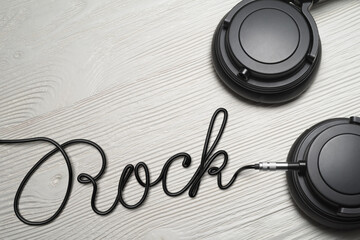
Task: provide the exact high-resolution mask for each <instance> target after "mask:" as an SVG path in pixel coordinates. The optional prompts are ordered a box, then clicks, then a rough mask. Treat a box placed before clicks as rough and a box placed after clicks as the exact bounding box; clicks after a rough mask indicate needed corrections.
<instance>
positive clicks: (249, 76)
mask: <svg viewBox="0 0 360 240" xmlns="http://www.w3.org/2000/svg"><path fill="white" fill-rule="evenodd" d="M306 4H309V5H308V7H307V5H306ZM310 7H311V3H303V5H302V7H301V8H300V7H298V6H294V5H292V4H289V3H287V2H286V1H281V0H243V1H241V2H240V3H239V4H238V5H236V6H235V7H234V8H233V9H232V10H231V11H230V12H229V13H228V14H227V15H226V16H225V17H224V18H223V19H222V20H221V22H220V23H219V25H218V26H217V29H216V30H215V33H214V37H213V41H212V59H213V64H214V68H215V70H216V72H217V74H218V76H219V78H220V79H221V80H222V81H223V82H224V83H225V84H226V85H227V86H228V87H229V88H230V89H232V90H233V91H234V92H236V93H237V94H238V95H240V96H241V97H243V98H246V99H249V100H252V101H255V102H261V103H268V104H272V103H282V102H287V101H290V100H292V99H294V98H296V97H298V96H299V95H300V94H301V93H303V92H304V91H305V90H306V89H307V88H308V87H309V85H310V84H311V82H312V80H313V76H314V74H315V72H316V71H317V69H318V65H319V62H320V58H321V43H320V38H319V33H318V30H317V27H316V23H315V21H314V19H313V18H312V16H311V15H310V13H309V12H308V9H309V8H310Z"/></svg>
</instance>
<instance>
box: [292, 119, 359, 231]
mask: <svg viewBox="0 0 360 240" xmlns="http://www.w3.org/2000/svg"><path fill="white" fill-rule="evenodd" d="M334 144H335V145H334ZM346 146H349V147H348V149H346V151H339V149H345V148H346ZM356 146H360V125H359V123H356V122H352V120H351V119H346V118H341V119H330V120H327V121H323V122H321V123H319V124H316V125H315V126H313V127H312V128H310V129H308V130H306V131H305V132H304V133H303V134H301V136H300V137H299V138H298V139H297V140H296V141H295V143H294V144H293V146H292V147H291V149H290V152H289V154H288V159H287V161H288V162H289V163H296V162H299V161H305V162H306V171H304V172H296V171H288V172H287V173H286V175H287V182H288V186H289V191H290V194H291V196H292V199H293V201H294V202H295V204H296V205H297V206H298V207H299V209H300V210H301V211H302V212H303V213H305V215H307V216H308V217H309V218H310V219H312V220H313V221H315V222H316V223H319V224H321V225H323V226H326V227H330V228H335V229H355V228H359V227H360V190H359V187H358V186H359V184H358V181H357V180H358V178H359V177H358V176H359V174H360V170H357V169H360V168H359V166H360V160H358V152H360V150H358V149H359V148H358V147H356ZM338 147H339V149H337V148H338ZM356 171H358V173H357V172H356ZM329 173H331V174H329ZM346 181H347V182H349V181H352V182H353V184H350V185H351V186H350V187H349V185H348V184H343V183H344V182H346ZM347 182H346V183H347ZM349 188H350V190H349ZM349 191H350V192H349ZM351 191H353V192H351Z"/></svg>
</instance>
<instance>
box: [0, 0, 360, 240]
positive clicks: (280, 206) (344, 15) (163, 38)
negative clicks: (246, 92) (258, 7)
mask: <svg viewBox="0 0 360 240" xmlns="http://www.w3.org/2000/svg"><path fill="white" fill-rule="evenodd" d="M236 3H237V2H236V1H225V2H224V1H219V0H210V1H206V2H204V1H191V0H181V1H180V0H176V1H175V0H167V1H165V0H159V1H150V0H142V1H140V0H132V1H125V0H122V1H101V2H100V1H89V0H87V1H75V0H73V1H67V2H63V1H61V2H60V1H36V2H32V1H2V2H1V3H0V6H1V7H0V9H1V10H0V70H1V71H0V79H1V80H0V89H1V90H0V91H1V92H0V93H1V94H0V116H1V117H0V120H1V121H0V136H1V137H0V138H22V137H33V136H48V137H51V138H54V139H56V140H58V141H59V142H65V141H67V140H69V139H72V138H87V139H91V140H94V141H96V142H98V143H99V144H100V145H101V146H103V147H104V149H105V150H106V153H107V156H108V159H109V160H108V168H107V172H106V174H105V176H104V177H103V178H102V180H101V181H100V189H99V198H98V205H99V207H100V208H101V209H106V208H108V207H109V206H110V205H111V204H112V202H113V201H114V198H115V195H116V191H117V184H118V180H119V177H120V175H121V171H122V169H123V168H124V166H125V165H126V164H127V163H133V164H136V163H137V162H139V161H145V162H146V163H147V164H148V165H149V168H150V171H151V177H152V179H154V178H155V177H156V176H157V175H158V174H159V172H160V170H161V167H162V165H163V164H164V163H165V161H166V160H167V159H168V158H169V157H170V156H172V155H173V154H175V153H177V152H181V151H186V152H188V153H189V154H191V156H192V157H193V164H192V166H191V167H190V168H189V169H187V170H185V169H182V168H181V167H180V163H178V166H177V167H174V168H173V169H171V170H170V173H169V188H170V189H172V190H176V189H180V188H181V187H183V186H184V185H185V183H186V182H187V181H188V179H189V178H190V177H191V176H192V174H193V172H194V171H195V169H196V167H197V165H198V164H199V161H200V156H201V151H202V145H203V141H204V138H205V134H206V130H207V126H208V122H209V120H210V117H211V115H212V113H213V112H214V111H215V110H216V108H218V107H225V108H227V109H228V111H229V114H230V118H229V122H228V126H227V129H226V131H225V134H224V137H223V139H222V141H221V143H220V145H219V149H224V150H226V151H227V152H228V153H229V155H230V161H229V164H228V166H227V169H226V171H224V181H228V180H229V179H230V177H231V176H232V174H233V173H234V172H235V171H236V169H237V168H238V167H240V166H242V165H244V164H247V163H253V162H258V161H260V160H264V159H266V160H269V161H283V160H285V158H286V155H287V152H288V150H289V148H290V146H291V145H292V143H293V141H294V140H295V139H296V137H297V136H298V135H299V134H300V133H301V132H302V131H304V130H305V129H306V128H307V127H310V126H312V125H313V124H315V123H317V122H319V121H321V120H323V119H326V118H331V117H348V116H351V115H356V114H357V115H359V107H360V102H359V97H358V96H359V94H360V81H359V77H360V70H359V69H360V41H359V39H360V24H359V21H360V15H359V11H360V2H359V1H357V0H344V1H335V0H333V1H331V0H329V1H325V2H323V3H322V4H320V5H318V6H316V7H315V8H314V9H313V11H312V13H313V14H314V18H315V19H316V21H317V23H318V27H319V31H320V34H321V38H322V45H323V57H322V62H321V66H320V70H319V73H318V75H317V77H316V80H315V82H314V84H313V85H312V86H311V88H310V89H309V90H308V91H307V92H306V93H305V94H304V95H303V96H302V97H300V98H299V99H297V100H296V101H293V102H291V103H289V104H285V105H281V106H268V107H265V106H262V105H257V104H249V103H246V102H243V101H241V100H240V99H238V98H237V97H236V96H235V95H234V94H232V93H231V92H230V91H229V90H228V89H226V88H225V87H224V86H223V85H222V84H221V83H220V81H219V80H218V79H217V77H216V75H215V73H214V70H213V68H212V65H211V58H210V44H211V38H212V34H213V31H214V29H215V27H216V25H217V23H218V22H219V20H220V19H221V18H222V16H223V15H224V14H225V13H226V12H227V11H228V10H229V9H230V8H231V7H232V6H234V5H235V4H236ZM0 148H1V151H0V159H1V161H0V169H2V174H1V176H0V192H1V198H0V216H1V221H0V238H3V239H19V238H36V239H49V238H62V239H67V238H70V239H75V238H81V239H85V238H107V239H111V238H118V239H138V238H140V239H239V238H240V239H242V238H244V239H249V238H256V239H279V238H288V239H294V238H301V239H314V238H315V239H338V238H351V239H354V238H358V235H359V232H358V231H357V232H352V233H338V232H333V231H329V230H326V229H322V228H319V227H316V226H313V225H312V224H310V223H309V222H308V221H307V220H306V219H304V218H303V217H302V216H301V215H300V213H299V212H298V211H297V210H296V208H295V207H294V205H293V203H292V201H291V199H290V196H289V194H288V191H287V187H286V180H285V176H284V174H283V173H256V172H251V171H250V172H245V173H244V175H243V176H242V177H241V178H239V179H238V181H237V182H236V183H235V185H234V186H233V187H232V188H231V189H229V190H227V191H221V190H219V189H218V188H217V186H216V179H214V178H211V177H209V176H205V177H204V179H203V181H202V184H201V186H200V190H199V193H198V196H197V197H196V198H195V199H190V198H189V197H188V196H187V195H186V194H184V195H182V196H180V197H178V198H170V197H168V196H166V195H165V194H164V193H163V191H162V188H161V187H160V186H158V187H155V188H153V189H151V192H150V195H149V197H148V199H147V201H146V203H145V204H144V205H143V206H142V207H141V208H139V209H137V210H135V211H130V210H126V209H125V208H123V207H122V206H121V205H119V206H118V208H117V209H116V210H115V212H113V213H112V214H111V215H108V216H105V217H101V216H98V215H96V214H95V213H93V212H92V210H91V207H90V197H91V187H90V186H84V185H80V184H79V183H77V182H75V183H74V188H73V192H72V196H71V199H70V201H69V203H68V205H67V207H66V209H65V210H64V212H63V213H62V215H61V216H60V217H59V218H58V219H57V220H56V221H54V222H53V223H52V224H50V225H47V226H43V227H29V226H26V225H24V224H23V223H21V222H20V221H19V220H18V219H17V218H16V217H15V215H14V212H13V208H12V203H13V198H14V196H15V192H16V189H17V187H18V185H19V184H20V182H21V180H22V178H23V176H24V175H25V174H26V172H27V171H28V170H29V169H30V168H31V166H33V164H34V163H35V162H36V161H37V160H38V159H39V157H41V156H42V155H43V154H45V153H46V152H47V151H48V150H49V149H51V148H50V147H49V146H47V145H45V144H40V145H39V144H29V145H22V146H1V147H0ZM68 151H69V154H70V156H71V159H72V162H73V165H74V169H75V174H76V175H77V174H79V173H81V172H88V173H90V174H95V173H97V171H98V170H99V168H100V157H99V156H98V155H97V154H96V153H95V151H94V150H91V149H90V148H87V147H80V146H78V147H71V148H69V150H68ZM219 163H220V162H219ZM66 184H67V171H66V168H65V165H64V161H63V160H62V158H61V157H60V155H57V156H56V157H54V158H53V159H51V160H50V161H49V162H47V163H46V164H44V166H42V167H41V169H40V170H39V171H38V172H37V173H36V175H35V176H34V177H33V178H32V179H31V182H30V183H29V187H27V188H26V189H25V191H24V194H23V198H22V205H21V210H22V212H23V213H24V215H25V216H27V217H29V218H31V219H41V218H46V217H47V216H50V214H51V213H52V212H53V211H54V210H55V209H56V208H57V207H58V206H59V204H60V202H61V200H62V197H63V194H64V191H65V188H66ZM141 194H142V189H141V188H140V187H138V186H137V184H136V183H135V181H134V179H132V180H131V182H130V184H129V187H128V188H127V191H126V199H127V200H128V201H129V202H136V201H137V199H138V198H139V197H140V196H141Z"/></svg>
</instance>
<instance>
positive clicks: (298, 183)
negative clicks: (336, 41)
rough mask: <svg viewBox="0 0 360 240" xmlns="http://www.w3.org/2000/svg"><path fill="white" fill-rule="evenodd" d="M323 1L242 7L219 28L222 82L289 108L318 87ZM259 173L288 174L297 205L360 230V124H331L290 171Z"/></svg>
mask: <svg viewBox="0 0 360 240" xmlns="http://www.w3.org/2000/svg"><path fill="white" fill-rule="evenodd" d="M315 2H317V1H310V0H298V1H285V0H243V1H242V2H240V3H239V4H237V5H236V6H235V7H234V8H233V9H232V10H231V11H230V12H229V13H228V14H226V16H225V17H224V18H223V19H222V21H221V22H220V24H219V25H218V27H217V29H216V31H215V34H214V37H213V43H212V58H213V63H214V67H215V70H216V72H217V74H218V75H219V77H220V78H221V80H222V81H223V82H224V83H225V84H226V85H227V86H228V87H230V88H231V89H232V90H233V91H235V92H236V93H237V94H239V95H240V96H242V97H244V98H246V99H249V100H252V101H255V102H261V103H268V104H271V103H282V102H287V101H290V100H292V99H294V98H296V97H298V96H299V95H300V94H301V93H303V92H304V91H305V90H306V89H307V88H308V87H309V85H310V84H311V82H312V80H313V76H314V74H315V72H316V70H317V68H318V66H319V62H320V58H321V42H320V37H319V33H318V30H317V26H316V23H315V21H314V19H313V18H312V16H311V14H310V12H309V10H310V8H311V7H312V5H313V3H315ZM258 168H259V169H260V170H276V169H285V170H289V171H288V172H287V181H288V184H289V189H290V193H291V195H292V198H293V200H294V202H295V203H296V205H297V206H298V207H299V208H300V210H301V211H302V212H304V213H305V214H306V215H307V216H309V217H310V218H311V219H313V220H314V221H316V222H318V223H320V224H322V225H324V226H327V227H331V228H337V229H353V228H358V227H360V174H359V169H360V118H357V117H352V118H350V119H345V118H343V119H330V120H327V121H323V122H321V123H319V124H317V125H315V126H313V127H312V128H310V129H308V130H307V131H305V132H304V133H303V134H302V135H301V136H300V137H299V138H298V139H297V141H296V142H295V144H294V145H293V146H292V148H291V150H290V153H289V155H288V160H287V163H268V162H266V163H260V165H259V167H258Z"/></svg>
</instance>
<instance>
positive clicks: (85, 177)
mask: <svg viewBox="0 0 360 240" xmlns="http://www.w3.org/2000/svg"><path fill="white" fill-rule="evenodd" d="M221 113H222V114H223V121H222V123H221V126H220V129H219V132H218V133H217V136H216V138H215V140H214V142H213V143H212V144H211V145H210V147H209V143H210V139H211V134H212V131H213V127H214V124H215V120H216V118H217V117H218V115H219V114H221ZM227 119H228V112H227V110H226V109H224V108H219V109H217V110H216V111H215V113H214V114H213V116H212V118H211V121H210V124H209V129H208V132H207V135H206V138H205V143H204V148H203V152H202V157H201V162H200V165H199V167H198V168H197V170H196V171H195V173H194V175H193V176H192V178H191V179H190V180H189V182H188V183H187V184H186V185H185V187H183V188H182V189H181V190H179V191H177V192H171V191H169V189H168V188H167V175H168V171H169V168H170V166H171V165H172V164H173V162H174V161H176V160H178V159H183V160H182V166H183V167H184V168H188V167H189V166H190V165H191V156H190V155H189V154H188V153H185V152H181V153H178V154H175V155H174V156H172V157H170V158H169V159H168V160H167V161H166V163H165V164H164V166H163V168H162V170H161V172H160V174H159V176H158V178H157V179H156V180H155V181H153V182H151V181H150V171H149V168H148V166H147V165H146V164H145V163H144V162H139V163H138V164H136V166H134V165H132V164H128V165H126V166H125V168H124V170H123V172H122V174H121V176H120V179H119V184H118V189H117V195H116V197H115V200H114V203H113V204H112V205H111V206H110V207H109V208H108V209H107V210H105V211H101V210H99V209H98V208H97V207H96V196H97V181H98V180H99V179H100V178H101V176H102V175H103V174H104V172H105V168H106V155H105V152H104V150H103V149H102V148H101V147H100V146H99V145H98V144H96V143H95V142H92V141H90V140H86V139H74V140H70V141H68V142H65V143H63V144H61V145H60V144H59V143H58V142H56V141H54V140H52V139H50V138H45V137H37V138H29V139H16V140H0V144H22V143H29V142H47V143H50V144H52V145H54V146H55V148H54V149H53V150H52V151H50V152H48V153H47V154H46V155H44V156H43V157H42V158H41V159H40V160H39V161H38V162H37V163H36V164H35V165H34V166H33V167H32V168H31V169H30V170H29V172H28V173H27V174H26V175H25V177H24V179H23V180H22V181H21V183H20V185H19V187H18V189H17V191H16V195H15V198H14V212H15V214H16V216H17V217H18V218H19V219H20V220H21V221H22V222H24V223H25V224H28V225H44V224H47V223H50V222H52V221H53V220H55V219H56V218H57V217H58V216H59V215H60V213H61V212H62V211H63V209H64V208H65V206H66V204H67V202H68V200H69V198H70V194H71V189H72V185H73V170H72V166H71V162H70V158H69V156H68V154H67V153H66V151H65V149H66V148H68V147H69V146H72V145H75V144H86V145H89V146H92V147H94V148H95V149H96V150H97V151H98V152H99V153H100V155H101V159H102V166H101V169H100V171H99V173H98V174H97V175H96V176H94V177H93V176H91V175H89V174H87V173H80V174H79V175H78V177H77V180H78V182H79V183H82V184H91V185H92V187H93V193H92V197H91V208H92V209H93V211H94V212H95V213H96V214H99V215H107V214H109V213H111V212H112V211H113V210H114V209H115V208H116V206H117V205H118V202H120V203H121V205H123V206H124V207H125V208H128V209H135V208H137V207H139V206H141V205H142V204H143V203H144V201H145V200H146V197H147V195H148V193H149V189H150V188H151V187H153V186H155V185H157V184H158V183H160V182H162V187H163V190H164V192H165V194H167V195H168V196H171V197H176V196H179V195H181V194H183V193H184V192H185V191H187V190H189V196H190V197H192V198H193V197H195V196H196V195H197V193H198V190H199V186H200V182H201V178H202V176H203V175H204V174H205V173H206V171H207V172H208V174H209V175H212V176H215V175H217V184H218V186H219V188H220V189H222V190H224V189H228V188H229V187H231V186H232V185H233V184H234V182H235V180H236V179H237V176H238V175H239V174H240V173H241V172H242V171H244V170H246V169H263V170H265V169H271V170H274V167H273V165H271V163H260V164H254V165H246V166H243V167H241V168H239V169H238V170H237V171H236V172H235V174H234V175H233V177H232V178H231V180H230V181H229V182H228V183H227V184H225V185H223V183H222V174H221V171H222V170H224V168H225V167H226V165H227V162H228V158H229V157H228V154H227V152H226V151H224V150H219V151H216V152H215V153H214V151H215V148H216V146H217V144H218V143H219V141H220V139H221V136H222V134H223V132H224V130H225V126H226V122H227ZM57 152H61V154H62V155H63V157H64V160H65V163H66V166H67V168H68V174H69V175H68V185H67V189H66V193H65V196H64V199H63V201H62V203H61V205H60V207H59V208H58V209H57V211H56V212H55V213H54V214H53V215H52V216H51V217H49V218H48V219H46V220H43V221H30V220H28V219H26V218H25V217H24V216H23V215H21V213H20V210H19V202H20V198H21V194H22V192H23V190H24V187H25V185H26V184H27V182H28V181H29V179H30V178H31V177H32V175H33V174H34V173H35V171H36V170H37V169H38V168H39V167H40V166H41V165H42V164H43V163H44V162H46V161H47V160H48V159H49V158H50V157H51V156H53V155H54V154H56V153H57ZM218 157H222V158H223V163H222V164H221V166H220V167H210V166H211V164H212V163H213V161H214V160H215V159H217V158H218ZM281 166H282V165H281ZM275 168H276V167H275ZM282 169H285V168H282ZM291 169H292V170H296V167H294V166H292V167H291ZM141 170H143V171H144V173H145V182H144V181H143V180H142V179H141V177H140V171H141ZM133 173H134V175H135V177H136V180H137V182H138V183H139V184H140V185H141V186H142V187H144V193H143V195H142V197H141V199H140V200H139V201H138V202H137V203H135V204H133V205H130V204H128V203H126V202H125V201H124V199H123V196H122V193H123V190H124V188H125V186H126V184H127V182H128V180H129V178H130V177H131V175H132V174H133Z"/></svg>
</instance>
